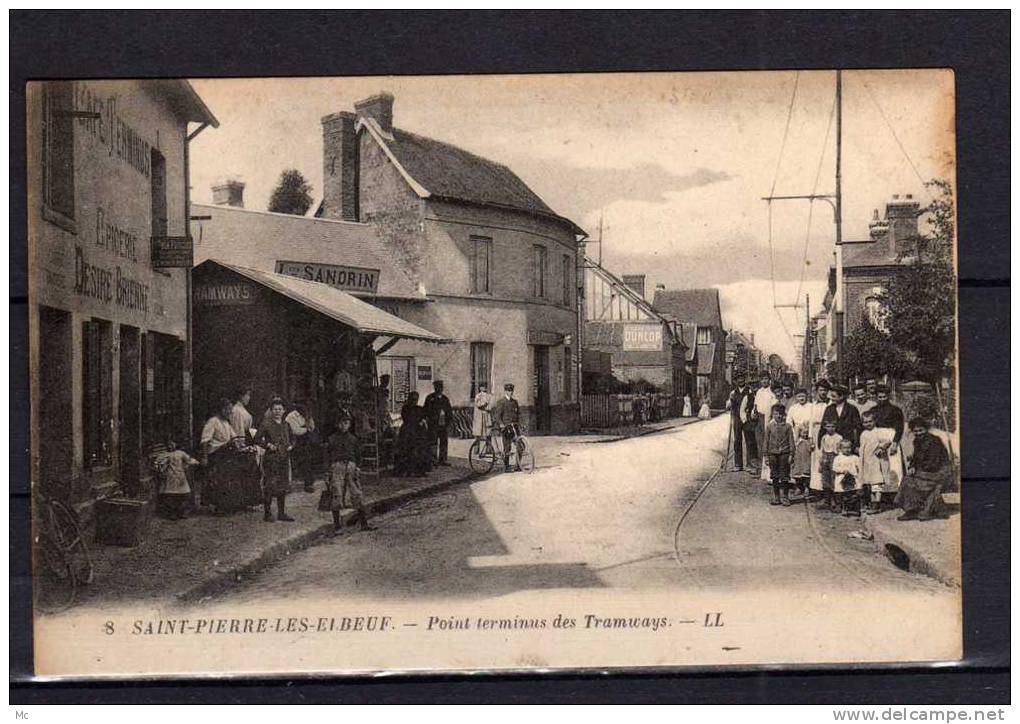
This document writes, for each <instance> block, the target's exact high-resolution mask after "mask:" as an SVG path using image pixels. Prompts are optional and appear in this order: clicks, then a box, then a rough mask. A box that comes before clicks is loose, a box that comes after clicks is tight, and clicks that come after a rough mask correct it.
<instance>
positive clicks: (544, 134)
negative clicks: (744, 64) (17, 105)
mask: <svg viewBox="0 0 1020 724" xmlns="http://www.w3.org/2000/svg"><path fill="white" fill-rule="evenodd" d="M26 99H27V106H26V109H25V112H26V132H27V137H26V144H27V195H28V206H27V213H28V236H27V251H28V283H29V295H28V315H29V339H28V357H29V370H28V374H29V382H30V402H31V418H30V422H31V424H30V445H31V447H30V461H31V467H30V479H31V502H32V568H33V581H32V597H33V598H32V600H33V608H34V617H33V641H34V643H33V646H34V666H35V674H36V676H38V677H42V678H63V677H71V678H92V677H95V678H106V677H138V676H146V677H180V676H203V675H214V676H224V675H235V676H242V675H243V676H267V675H281V674H287V675H312V674H338V675H354V674H367V673H378V672H391V673H399V672H406V673H426V674H428V673H443V672H471V671H491V672H521V671H524V672H536V671H549V670H563V671H586V670H600V671H601V670H614V671H615V670H623V671H627V670H632V669H634V670H636V669H642V670H648V669H662V670H668V669H675V668H678V667H696V668H702V667H705V668H711V667H754V666H770V667H775V666H782V667H798V666H802V667H803V666H815V667H817V666H839V667H844V668H845V667H846V666H847V665H859V664H918V663H948V662H955V661H958V660H959V659H961V657H962V655H963V617H962V604H961V593H962V582H963V580H964V578H963V575H962V573H961V552H960V548H961V543H960V541H961V529H960V505H961V503H960V500H961V496H965V495H966V491H964V490H962V489H961V483H960V478H961V476H960V464H961V450H960V430H959V383H958V372H959V364H958V356H959V355H958V339H959V336H960V330H959V329H958V324H957V318H958V317H957V232H956V209H957V178H956V173H957V171H956V144H957V138H956V88H955V79H954V73H953V71H952V70H949V69H937V68H933V69H897V70H849V69H847V70H840V69H837V68H833V69H831V70H801V71H798V70H782V71H739V72H738V71H729V72H721V71H720V72H642V73H583V74H582V73H560V74H528V75H525V74H518V75H513V74H507V75H444V76H436V75H418V76H361V77H354V76H351V77H300V78H299V77H287V78H283V77H276V78H259V77H250V78H245V77H238V78H215V77H209V78H194V79H185V78H180V79H171V78H159V79H157V78H93V79H88V78H63V79H55V80H46V81H32V82H30V83H29V84H28V86H27V89H26Z"/></svg>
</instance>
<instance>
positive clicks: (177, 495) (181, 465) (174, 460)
mask: <svg viewBox="0 0 1020 724" xmlns="http://www.w3.org/2000/svg"><path fill="white" fill-rule="evenodd" d="M198 464H199V463H198V460H195V458H193V457H191V456H190V455H188V453H186V452H184V451H183V450H178V449H177V443H175V442H174V441H173V440H167V441H166V452H165V453H163V454H162V455H160V456H159V458H157V459H156V470H157V472H159V473H160V474H161V475H162V478H163V480H162V481H161V485H160V490H159V507H160V509H161V510H162V511H163V513H164V515H166V517H168V518H169V519H170V520H181V519H182V518H186V517H187V515H188V514H187V503H188V500H189V499H190V497H191V486H190V485H188V474H187V469H188V468H189V467H191V466H192V465H198Z"/></svg>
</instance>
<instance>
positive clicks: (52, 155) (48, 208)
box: [42, 81, 74, 231]
mask: <svg viewBox="0 0 1020 724" xmlns="http://www.w3.org/2000/svg"><path fill="white" fill-rule="evenodd" d="M73 113H74V85H73V84H72V83H69V82H56V81H54V82H49V83H46V84H45V86H44V87H43V118H42V150H43V158H42V183H43V189H42V192H43V209H44V214H45V216H46V218H48V219H49V220H50V221H53V222H54V223H57V224H60V225H61V226H64V227H65V228H68V230H70V231H74V116H73Z"/></svg>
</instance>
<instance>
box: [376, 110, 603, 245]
mask: <svg viewBox="0 0 1020 724" xmlns="http://www.w3.org/2000/svg"><path fill="white" fill-rule="evenodd" d="M366 121H367V122H366ZM362 122H363V124H364V127H365V128H368V129H369V130H370V132H371V134H372V136H373V138H375V140H376V141H377V142H378V143H379V144H381V145H382V146H383V147H384V148H385V149H386V150H387V151H388V152H389V154H390V155H391V157H392V158H393V159H394V160H395V161H396V163H397V164H398V165H399V167H400V169H401V170H402V172H403V173H404V174H405V175H406V176H408V177H410V179H411V180H413V181H414V184H412V185H413V186H417V187H419V188H416V189H415V190H416V191H417V192H418V193H422V192H424V194H423V195H425V196H428V197H431V198H437V199H449V200H453V201H463V202H468V203H472V204H480V205H482V206H496V207H501V208H508V209H515V210H517V211H524V212H526V213H530V214H536V215H538V216H543V217H546V218H550V219H555V220H557V221H562V222H564V223H565V224H567V225H568V226H570V227H571V230H572V231H573V233H575V234H578V235H586V233H585V231H584V230H583V229H581V228H580V227H579V226H577V224H575V223H574V222H572V221H571V220H570V219H567V218H564V217H562V216H560V215H559V214H557V213H556V212H555V211H553V210H552V209H551V208H549V206H548V205H547V204H546V203H545V202H544V201H542V199H541V198H539V196H538V194H536V193H535V192H534V191H532V190H531V189H530V188H529V187H528V185H527V184H526V183H524V182H523V181H521V179H520V177H518V176H517V174H515V173H514V172H513V171H511V170H510V169H509V168H508V167H506V166H504V165H503V164H501V163H496V162H495V161H490V160H489V159H487V158H482V157H481V156H477V155H475V154H473V153H470V152H468V151H465V150H464V149H462V148H458V147H456V146H453V145H451V144H449V143H443V142H442V141H436V140H434V139H432V138H426V137H425V136H419V135H417V134H415V133H409V132H408V131H404V130H402V129H399V128H393V129H391V130H390V131H389V132H387V133H384V132H382V131H381V130H380V129H379V127H378V125H377V124H376V123H375V122H374V121H371V119H362Z"/></svg>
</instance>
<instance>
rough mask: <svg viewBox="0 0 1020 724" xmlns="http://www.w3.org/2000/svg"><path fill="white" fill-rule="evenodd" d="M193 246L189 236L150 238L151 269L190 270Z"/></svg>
mask: <svg viewBox="0 0 1020 724" xmlns="http://www.w3.org/2000/svg"><path fill="white" fill-rule="evenodd" d="M194 252H195V245H194V243H192V240H191V237H190V236H154V237H152V268H153V269H173V268H177V267H182V268H185V269H190V268H191V267H192V266H193V265H194V262H195V253H194Z"/></svg>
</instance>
